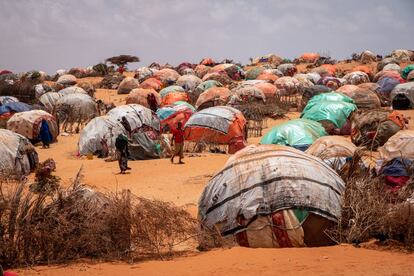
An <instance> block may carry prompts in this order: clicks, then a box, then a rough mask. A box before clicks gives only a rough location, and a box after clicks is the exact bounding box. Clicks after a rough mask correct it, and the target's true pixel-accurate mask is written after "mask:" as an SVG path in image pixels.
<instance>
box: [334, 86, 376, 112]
mask: <svg viewBox="0 0 414 276" xmlns="http://www.w3.org/2000/svg"><path fill="white" fill-rule="evenodd" d="M337 92H339V93H341V94H344V95H346V96H348V97H350V98H352V99H353V100H354V102H355V104H356V106H357V107H358V108H366V109H375V108H380V107H381V101H380V99H379V98H378V96H377V94H376V93H375V92H374V91H371V90H369V89H362V88H359V87H357V88H356V89H353V88H352V90H348V91H343V90H339V89H338V90H337Z"/></svg>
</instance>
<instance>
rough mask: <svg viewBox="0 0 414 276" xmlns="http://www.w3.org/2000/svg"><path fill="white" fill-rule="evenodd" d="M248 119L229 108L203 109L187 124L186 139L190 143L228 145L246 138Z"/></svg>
mask: <svg viewBox="0 0 414 276" xmlns="http://www.w3.org/2000/svg"><path fill="white" fill-rule="evenodd" d="M245 124H246V119H245V118H244V116H243V114H242V113H241V112H240V111H239V110H237V109H235V108H232V107H229V106H215V107H210V108H206V109H203V110H201V111H199V112H197V113H194V114H193V116H191V117H190V119H189V120H188V121H187V123H186V124H185V128H184V130H185V138H186V140H189V141H195V142H199V141H204V142H210V143H219V144H228V143H230V142H231V141H232V140H234V139H236V138H238V137H243V136H244V127H245Z"/></svg>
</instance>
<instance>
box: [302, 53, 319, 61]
mask: <svg viewBox="0 0 414 276" xmlns="http://www.w3.org/2000/svg"><path fill="white" fill-rule="evenodd" d="M319 58H320V55H319V54H317V53H304V54H302V55H301V56H300V57H299V58H298V60H299V62H309V63H313V62H315V61H317V60H318V59H319Z"/></svg>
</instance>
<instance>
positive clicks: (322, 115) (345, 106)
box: [301, 94, 357, 128]
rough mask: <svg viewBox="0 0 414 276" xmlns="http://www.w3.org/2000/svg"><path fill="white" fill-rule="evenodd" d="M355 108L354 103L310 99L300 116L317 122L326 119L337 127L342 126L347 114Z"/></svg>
mask: <svg viewBox="0 0 414 276" xmlns="http://www.w3.org/2000/svg"><path fill="white" fill-rule="evenodd" d="M321 95H324V94H321ZM319 96H320V95H319ZM356 109H357V107H356V105H354V104H353V103H349V102H344V101H312V100H311V101H310V102H309V103H308V105H307V106H306V107H305V109H304V111H303V112H302V115H301V118H304V119H309V120H313V121H317V122H319V121H324V120H328V121H330V122H332V123H333V124H334V125H335V126H336V127H337V128H342V127H343V125H344V124H345V123H346V120H347V119H348V117H349V115H350V114H351V113H352V112H354V111H355V110H356Z"/></svg>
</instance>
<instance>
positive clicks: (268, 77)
mask: <svg viewBox="0 0 414 276" xmlns="http://www.w3.org/2000/svg"><path fill="white" fill-rule="evenodd" d="M278 78H279V77H278V76H276V75H275V74H271V73H261V74H260V75H259V76H257V78H256V79H257V80H267V81H272V82H273V81H275V80H277V79H278Z"/></svg>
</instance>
